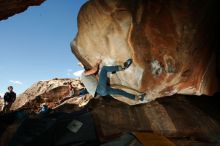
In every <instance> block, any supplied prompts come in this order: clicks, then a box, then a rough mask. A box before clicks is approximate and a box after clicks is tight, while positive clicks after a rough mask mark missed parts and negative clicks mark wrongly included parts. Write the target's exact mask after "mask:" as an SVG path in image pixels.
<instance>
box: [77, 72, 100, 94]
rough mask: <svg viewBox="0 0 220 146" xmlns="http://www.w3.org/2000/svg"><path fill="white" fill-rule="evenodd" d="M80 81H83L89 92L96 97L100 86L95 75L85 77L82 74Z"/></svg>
mask: <svg viewBox="0 0 220 146" xmlns="http://www.w3.org/2000/svg"><path fill="white" fill-rule="evenodd" d="M80 79H81V82H82V83H83V84H84V86H85V87H86V89H87V91H88V92H89V93H90V94H91V95H92V96H93V97H94V96H95V92H96V88H97V86H98V81H97V79H96V76H95V75H85V73H84V72H83V73H82V74H81V78H80Z"/></svg>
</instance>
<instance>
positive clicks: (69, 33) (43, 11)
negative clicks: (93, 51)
mask: <svg viewBox="0 0 220 146" xmlns="http://www.w3.org/2000/svg"><path fill="white" fill-rule="evenodd" d="M86 1H87V0H47V1H45V2H44V3H43V4H42V5H40V6H36V7H29V8H28V10H26V11H25V12H23V13H19V14H17V15H15V16H13V17H9V19H7V20H3V21H0V94H3V93H4V92H6V90H7V86H9V85H12V86H14V90H15V92H17V94H20V93H22V92H23V91H25V90H26V89H27V88H28V87H30V86H31V85H32V84H33V83H35V82H37V81H39V80H48V79H52V78H55V77H58V78H74V76H73V75H72V72H75V71H78V70H81V69H82V68H81V67H79V66H78V65H77V63H78V60H77V59H76V58H75V57H74V55H73V54H72V52H71V49H70V42H71V41H72V40H73V38H74V37H75V35H76V33H77V14H78V12H79V9H80V7H81V6H82V4H84V3H85V2H86Z"/></svg>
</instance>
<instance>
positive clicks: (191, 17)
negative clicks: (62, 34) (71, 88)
mask: <svg viewBox="0 0 220 146" xmlns="http://www.w3.org/2000/svg"><path fill="white" fill-rule="evenodd" d="M216 2H217V1H216ZM215 5H216V4H215V2H214V1H205V0H194V1H190V0H186V1H172V0H167V1H154V0H148V1H142V0H127V1H124V0H90V1H88V2H87V3H86V4H84V5H83V6H82V8H81V10H80V12H79V15H78V34H77V36H76V37H75V39H74V40H73V41H72V42H71V48H72V52H73V53H74V55H75V56H76V57H77V58H78V59H79V61H80V62H82V64H83V65H84V66H86V67H91V66H93V65H94V64H95V62H96V60H97V59H98V58H101V59H102V60H103V62H102V65H117V64H122V63H123V62H124V61H125V60H127V59H128V58H132V59H133V64H132V65H131V67H129V68H128V69H127V70H125V71H123V72H118V73H116V74H113V75H110V80H111V84H112V85H113V84H114V85H119V86H121V87H126V88H130V89H132V90H133V91H135V92H136V91H138V92H146V93H147V97H146V98H147V100H154V99H156V98H158V97H164V96H170V95H173V94H176V93H179V94H193V95H201V94H206V95H212V94H213V93H215V92H216V91H217V90H218V81H217V79H216V54H215V53H216V52H215V51H216V48H215V46H216V45H215V44H216V37H215V30H214V29H215V27H217V25H216V23H217V22H216V21H217V19H215V18H214V17H213V15H215V13H216V12H215V11H216V8H215ZM215 20H216V21H215ZM117 99H119V100H122V101H124V102H127V103H129V104H136V103H134V102H131V101H127V100H126V101H125V100H124V98H120V97H119V98H117Z"/></svg>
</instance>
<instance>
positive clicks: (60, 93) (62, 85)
mask: <svg viewBox="0 0 220 146" xmlns="http://www.w3.org/2000/svg"><path fill="white" fill-rule="evenodd" d="M68 83H71V84H72V86H73V87H74V88H75V91H79V90H80V89H81V88H83V87H82V85H81V82H80V80H77V79H57V78H55V79H52V80H46V81H39V82H37V83H35V84H33V85H32V86H31V87H30V88H28V89H27V90H26V91H25V92H24V93H22V94H21V95H19V96H18V97H17V99H16V101H15V103H14V104H13V105H12V108H11V109H12V110H16V109H20V108H22V109H26V110H27V111H35V112H36V111H39V109H40V106H41V104H42V103H46V104H47V105H48V106H49V107H50V108H55V107H56V106H59V104H61V103H60V101H62V100H63V99H64V98H65V97H66V96H68V95H69V90H68ZM77 99H78V100H79V98H77ZM80 99H81V98H80ZM72 103H73V102H72ZM77 103H78V102H77Z"/></svg>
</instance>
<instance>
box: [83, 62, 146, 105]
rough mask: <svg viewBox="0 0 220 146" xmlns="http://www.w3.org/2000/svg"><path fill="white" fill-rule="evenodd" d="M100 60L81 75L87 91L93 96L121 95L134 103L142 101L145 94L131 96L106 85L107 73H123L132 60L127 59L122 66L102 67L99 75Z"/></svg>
mask: <svg viewBox="0 0 220 146" xmlns="http://www.w3.org/2000/svg"><path fill="white" fill-rule="evenodd" d="M101 62H102V60H101V59H99V60H97V63H96V65H95V66H94V67H93V68H92V69H86V68H85V71H84V72H83V73H82V74H81V81H82V83H83V84H84V85H85V87H86V89H87V91H88V92H89V93H90V94H91V95H92V96H93V97H95V96H97V95H100V96H106V95H121V96H124V97H127V98H129V99H132V100H136V101H143V100H144V96H145V95H146V94H145V93H142V94H140V95H133V94H131V93H128V92H125V91H123V90H121V89H115V88H112V87H111V86H109V85H108V84H107V82H108V77H107V73H108V72H111V73H115V72H118V71H124V70H125V69H127V68H128V67H129V66H130V65H131V64H132V59H128V60H127V61H126V62H124V64H123V65H116V66H103V67H102V68H101V71H100V74H99V65H100V64H101Z"/></svg>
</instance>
